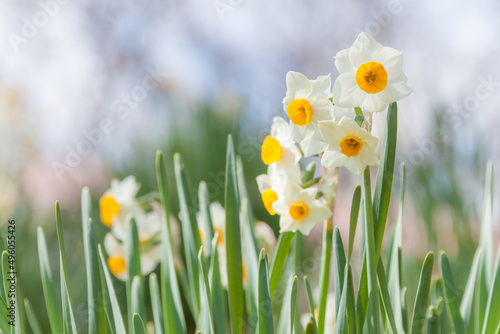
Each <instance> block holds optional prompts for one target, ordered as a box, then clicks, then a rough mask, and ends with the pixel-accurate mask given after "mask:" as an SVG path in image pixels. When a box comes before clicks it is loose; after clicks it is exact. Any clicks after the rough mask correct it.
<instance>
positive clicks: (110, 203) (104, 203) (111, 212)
mask: <svg viewBox="0 0 500 334" xmlns="http://www.w3.org/2000/svg"><path fill="white" fill-rule="evenodd" d="M99 209H100V212H101V221H102V223H103V224H104V225H106V226H107V227H111V225H113V217H114V216H116V215H117V214H119V213H120V204H118V202H117V201H116V200H115V199H114V198H113V196H110V195H106V196H103V197H102V198H101V200H100V201H99Z"/></svg>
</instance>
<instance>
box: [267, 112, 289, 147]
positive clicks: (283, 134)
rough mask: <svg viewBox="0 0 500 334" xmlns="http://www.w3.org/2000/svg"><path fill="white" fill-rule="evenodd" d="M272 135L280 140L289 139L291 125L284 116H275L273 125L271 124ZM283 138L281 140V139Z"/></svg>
mask: <svg viewBox="0 0 500 334" xmlns="http://www.w3.org/2000/svg"><path fill="white" fill-rule="evenodd" d="M271 137H273V138H275V139H276V140H278V141H281V140H283V139H284V140H289V138H290V126H289V125H288V122H287V121H285V120H284V119H283V118H281V117H279V116H276V117H274V118H273V125H272V126H271ZM280 139H281V140H280Z"/></svg>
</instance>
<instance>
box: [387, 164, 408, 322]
mask: <svg viewBox="0 0 500 334" xmlns="http://www.w3.org/2000/svg"><path fill="white" fill-rule="evenodd" d="M405 189H406V167H405V164H404V163H402V164H401V193H400V200H399V211H398V218H397V223H396V227H395V228H394V235H393V239H392V243H391V248H390V250H389V259H388V261H387V276H388V287H389V295H390V297H391V299H390V302H391V304H392V309H393V311H394V320H395V321H396V326H397V329H398V332H403V331H404V326H403V313H402V306H401V289H402V277H401V249H402V243H403V239H402V235H403V210H404V200H405Z"/></svg>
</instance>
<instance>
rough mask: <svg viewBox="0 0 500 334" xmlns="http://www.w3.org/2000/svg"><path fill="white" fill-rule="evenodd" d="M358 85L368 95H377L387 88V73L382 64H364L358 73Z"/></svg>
mask: <svg viewBox="0 0 500 334" xmlns="http://www.w3.org/2000/svg"><path fill="white" fill-rule="evenodd" d="M356 83H357V84H358V86H359V88H361V89H362V90H364V91H365V92H367V93H368V94H376V93H379V92H381V91H383V90H384V88H385V86H387V72H386V70H385V68H384V66H383V65H382V64H380V63H377V62H374V61H371V62H369V63H366V64H362V65H360V66H359V67H358V70H357V71H356Z"/></svg>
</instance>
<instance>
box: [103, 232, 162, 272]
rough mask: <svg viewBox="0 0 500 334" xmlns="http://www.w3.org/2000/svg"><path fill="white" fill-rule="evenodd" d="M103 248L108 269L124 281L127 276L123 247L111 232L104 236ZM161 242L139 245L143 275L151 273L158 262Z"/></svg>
mask: <svg viewBox="0 0 500 334" xmlns="http://www.w3.org/2000/svg"><path fill="white" fill-rule="evenodd" d="M104 249H105V250H106V253H107V254H108V267H109V271H110V272H111V273H112V274H113V275H115V276H116V277H117V278H118V279H120V280H122V281H125V280H127V278H128V273H127V261H126V258H125V247H124V245H123V243H121V242H120V241H119V240H118V239H116V238H115V237H114V236H113V234H112V233H108V234H106V236H105V237H104ZM160 260H161V243H160V242H158V243H153V244H151V245H142V246H141V272H142V274H143V275H148V274H149V273H151V272H152V271H153V270H154V269H155V268H156V267H157V266H158V263H160Z"/></svg>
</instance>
